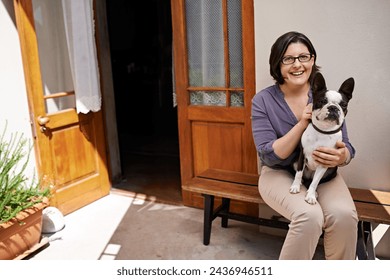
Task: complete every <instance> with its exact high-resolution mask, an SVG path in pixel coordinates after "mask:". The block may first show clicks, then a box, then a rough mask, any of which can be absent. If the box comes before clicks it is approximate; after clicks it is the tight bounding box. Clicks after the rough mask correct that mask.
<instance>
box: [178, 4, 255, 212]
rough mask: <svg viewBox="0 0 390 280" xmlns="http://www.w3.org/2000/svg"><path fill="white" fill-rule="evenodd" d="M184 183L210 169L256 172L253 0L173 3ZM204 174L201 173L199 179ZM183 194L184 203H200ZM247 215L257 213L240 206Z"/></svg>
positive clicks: (194, 197)
mask: <svg viewBox="0 0 390 280" xmlns="http://www.w3.org/2000/svg"><path fill="white" fill-rule="evenodd" d="M171 4H172V23H173V24H172V27H173V35H174V36H173V37H174V67H175V81H176V95H177V97H176V98H177V103H178V119H179V143H180V162H181V181H182V184H186V183H187V182H189V181H190V180H191V179H193V178H194V177H196V176H200V174H214V173H212V172H206V171H207V170H210V169H212V170H220V171H222V172H223V171H224V170H227V171H236V172H243V173H253V174H257V157H256V150H255V147H254V144H253V138H252V131H251V123H250V115H251V100H252V97H253V96H254V94H255V71H254V69H255V68H254V61H255V57H254V29H253V25H254V21H253V0H218V1H216V0H172V1H171ZM202 176H203V175H202ZM201 200H202V198H201V197H199V196H197V195H196V194H192V193H188V192H185V191H183V202H184V204H186V205H190V206H195V207H197V206H199V205H202V201H201ZM238 208H239V209H241V210H242V211H243V212H248V211H249V212H251V213H254V212H256V211H253V208H252V207H251V206H250V207H249V208H250V209H252V210H248V207H246V205H245V206H243V205H240V206H238Z"/></svg>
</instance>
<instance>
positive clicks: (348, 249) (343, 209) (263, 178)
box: [259, 166, 358, 260]
mask: <svg viewBox="0 0 390 280" xmlns="http://www.w3.org/2000/svg"><path fill="white" fill-rule="evenodd" d="M292 182H293V176H292V175H291V174H290V173H289V172H287V171H285V170H274V169H272V168H269V167H266V166H264V167H262V169H261V175H260V179H259V191H260V194H261V196H262V198H263V199H264V201H265V202H266V203H267V204H268V205H269V206H270V207H271V208H273V209H274V210H275V211H277V212H278V213H280V214H281V215H283V216H284V217H285V218H287V219H289V220H290V221H291V223H290V226H289V231H288V233H287V236H286V239H285V241H284V244H283V248H282V251H281V253H280V257H279V258H280V259H281V260H288V259H290V260H310V259H312V258H313V256H314V253H315V250H316V247H317V244H318V240H319V238H320V236H321V234H322V232H323V231H324V248H325V257H326V259H330V260H352V259H355V256H356V241H357V222H358V217H357V213H356V209H355V204H354V202H353V200H352V197H351V195H350V193H349V190H348V188H347V186H346V184H345V182H344V180H343V178H342V177H341V175H340V174H338V175H337V176H336V178H334V179H332V180H331V181H329V182H326V183H323V184H320V185H319V186H318V188H317V193H318V199H317V200H318V202H317V204H315V205H311V204H308V203H307V202H306V201H305V195H306V189H305V188H301V192H300V193H298V194H291V193H290V192H289V189H290V186H291V184H292Z"/></svg>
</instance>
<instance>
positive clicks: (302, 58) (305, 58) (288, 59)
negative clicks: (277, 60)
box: [282, 54, 313, 65]
mask: <svg viewBox="0 0 390 280" xmlns="http://www.w3.org/2000/svg"><path fill="white" fill-rule="evenodd" d="M312 57H313V55H312V54H301V55H299V56H285V57H283V58H282V63H283V64H284V65H290V64H294V63H295V60H296V59H298V60H299V62H308V61H310V59H311V58H312Z"/></svg>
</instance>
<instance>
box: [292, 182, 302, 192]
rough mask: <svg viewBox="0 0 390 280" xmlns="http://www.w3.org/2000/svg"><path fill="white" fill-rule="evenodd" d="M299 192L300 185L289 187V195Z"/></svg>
mask: <svg viewBox="0 0 390 280" xmlns="http://www.w3.org/2000/svg"><path fill="white" fill-rule="evenodd" d="M300 191H301V185H300V184H292V185H291V187H290V193H299V192H300Z"/></svg>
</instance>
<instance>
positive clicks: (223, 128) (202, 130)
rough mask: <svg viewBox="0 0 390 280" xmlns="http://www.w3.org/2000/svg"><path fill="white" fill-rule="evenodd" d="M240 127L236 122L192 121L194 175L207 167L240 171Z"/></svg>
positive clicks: (241, 164) (241, 160)
mask: <svg viewBox="0 0 390 280" xmlns="http://www.w3.org/2000/svg"><path fill="white" fill-rule="evenodd" d="M242 129H243V126H242V125H237V124H220V123H212V122H207V123H205V122H193V124H192V137H193V140H192V142H193V143H194V147H193V150H194V171H195V172H194V173H195V174H194V175H195V176H199V175H200V174H201V173H203V172H205V171H206V170H208V169H221V170H229V171H237V172H239V171H242V170H243V158H242V155H243V153H242V146H243V143H242V141H243V139H242ZM227 135H228V136H227ZM227 137H228V138H227Z"/></svg>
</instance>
